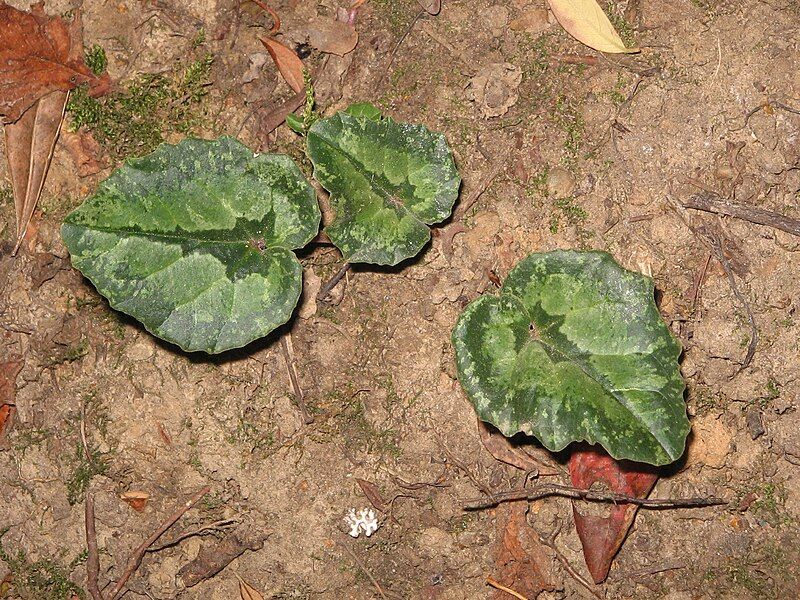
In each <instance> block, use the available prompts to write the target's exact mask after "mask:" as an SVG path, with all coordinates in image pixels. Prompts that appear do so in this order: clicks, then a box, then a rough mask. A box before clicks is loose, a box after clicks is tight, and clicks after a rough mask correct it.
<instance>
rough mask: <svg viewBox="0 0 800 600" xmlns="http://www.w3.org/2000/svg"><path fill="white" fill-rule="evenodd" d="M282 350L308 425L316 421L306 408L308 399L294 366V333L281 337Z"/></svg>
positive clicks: (301, 411) (290, 379) (299, 404)
mask: <svg viewBox="0 0 800 600" xmlns="http://www.w3.org/2000/svg"><path fill="white" fill-rule="evenodd" d="M281 350H282V351H283V359H284V360H285V361H286V370H287V371H289V381H291V383H292V389H293V390H294V395H295V397H296V399H297V406H299V407H300V413H301V414H302V415H303V423H305V424H306V425H308V424H310V423H313V422H314V417H312V416H311V413H309V412H308V408H306V400H305V396H304V395H303V389H302V388H301V387H300V381H299V380H298V378H297V369H295V367H294V348H293V347H292V334H291V333H287V334H286V335H284V336H282V337H281Z"/></svg>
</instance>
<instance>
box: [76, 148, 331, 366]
mask: <svg viewBox="0 0 800 600" xmlns="http://www.w3.org/2000/svg"><path fill="white" fill-rule="evenodd" d="M319 221H320V211H319V206H318V205H317V202H316V198H315V194H314V190H313V188H312V187H311V186H310V185H309V183H308V182H307V181H306V180H305V179H304V178H303V175H302V174H301V173H300V170H299V169H298V168H297V166H296V165H295V164H294V163H293V162H292V160H291V159H289V158H288V157H286V156H280V155H269V154H264V155H254V154H253V152H252V151H251V150H249V149H248V148H247V147H245V146H244V145H242V144H241V143H240V142H238V141H236V140H234V139H232V138H227V137H221V138H219V139H217V140H212V141H207V140H197V139H187V140H184V141H182V142H181V143H179V144H178V145H174V146H173V145H168V144H165V145H162V146H160V147H159V148H158V149H157V150H156V151H155V152H153V153H152V154H150V155H148V156H145V157H143V158H137V159H130V160H128V161H127V162H126V163H125V164H124V165H123V166H122V167H121V168H119V169H117V170H116V171H115V172H114V173H113V174H112V175H111V177H109V178H108V179H107V180H105V181H104V182H103V183H101V185H100V187H99V189H98V191H97V193H96V194H95V195H94V196H92V197H91V198H89V199H88V200H86V201H85V202H84V203H83V205H81V206H80V207H79V208H78V209H76V210H75V211H74V212H72V213H71V214H70V215H69V216H67V218H66V221H65V223H64V225H63V227H62V230H61V233H62V236H63V238H64V241H65V243H66V245H67V248H68V249H69V251H70V254H71V255H72V263H73V265H74V266H75V267H76V268H77V269H78V270H80V271H81V272H82V273H83V274H84V275H85V276H86V277H88V278H89V279H90V280H91V281H92V283H94V285H95V286H96V287H97V289H98V291H99V292H100V293H101V294H103V295H104V296H105V297H106V298H108V300H109V302H110V303H111V306H112V307H114V308H116V309H117V310H120V311H122V312H125V313H127V314H129V315H131V316H133V317H134V318H136V319H138V320H139V321H141V322H142V324H143V325H144V326H145V327H146V328H147V330H148V331H150V332H151V333H153V334H154V335H157V336H158V337H160V338H163V339H165V340H167V341H169V342H172V343H174V344H177V345H178V346H180V347H181V348H183V349H184V350H187V351H195V350H202V351H205V352H210V353H217V352H222V351H224V350H228V349H231V348H237V347H240V346H244V345H245V344H247V343H249V342H252V341H253V340H255V339H257V338H259V337H262V336H264V335H266V334H267V333H269V332H270V331H272V330H273V329H275V328H276V327H278V326H279V325H281V324H282V323H285V322H286V321H287V320H288V319H289V317H290V316H291V314H292V311H293V310H294V307H295V305H296V304H297V300H298V298H299V296H300V290H301V287H302V268H301V266H300V263H299V261H298V260H297V257H296V256H295V255H294V253H293V252H292V250H294V249H297V248H301V247H302V246H304V245H305V244H307V243H308V242H309V240H311V239H312V238H313V237H314V236H315V235H316V233H317V230H318V228H319Z"/></svg>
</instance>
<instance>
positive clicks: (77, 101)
mask: <svg viewBox="0 0 800 600" xmlns="http://www.w3.org/2000/svg"><path fill="white" fill-rule="evenodd" d="M213 60H214V59H213V56H212V55H210V54H206V55H204V56H202V57H200V58H198V59H196V60H194V61H193V62H191V63H189V64H188V65H187V66H185V67H184V68H182V69H180V68H179V69H176V71H174V72H173V73H172V74H170V75H168V76H165V75H139V76H138V77H136V78H135V79H133V80H132V81H130V82H128V83H127V84H126V85H124V86H123V87H122V88H121V89H120V90H118V91H114V92H112V93H110V94H107V95H105V96H103V97H101V98H92V97H91V96H89V94H88V89H87V88H86V87H79V88H78V89H76V90H75V91H74V92H73V93H72V94H71V95H70V100H69V103H68V104H67V111H68V112H69V114H70V118H71V121H72V123H71V127H72V129H74V130H77V129H79V128H81V127H85V128H86V129H87V130H88V131H90V132H91V133H92V135H93V136H94V138H95V139H96V140H97V141H98V142H99V143H100V145H101V146H102V147H103V149H104V150H105V151H106V152H108V154H109V155H110V156H111V157H112V158H113V159H114V160H117V161H121V160H124V159H125V158H127V157H129V156H142V155H144V154H147V153H149V152H151V151H153V150H154V149H155V147H156V146H158V144H160V143H161V142H163V141H164V135H165V134H166V133H168V132H179V133H190V132H191V131H192V130H193V129H195V128H196V127H197V126H198V125H199V123H200V121H201V119H202V117H201V114H202V110H201V109H202V107H201V104H202V100H203V98H204V97H205V96H206V95H207V93H208V87H209V85H210V81H209V77H210V74H211V65H212V63H213Z"/></svg>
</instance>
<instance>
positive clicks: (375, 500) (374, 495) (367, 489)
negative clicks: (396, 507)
mask: <svg viewBox="0 0 800 600" xmlns="http://www.w3.org/2000/svg"><path fill="white" fill-rule="evenodd" d="M355 480H356V483H357V484H358V487H360V488H361V491H362V492H364V495H365V496H366V497H367V500H369V502H370V504H372V506H374V507H375V508H376V509H377V510H379V511H381V512H382V513H385V512H387V510H386V501H385V500H384V499H383V496H381V493H380V491H378V486H376V485H375V484H374V483H372V482H371V481H367V480H366V479H359V478H358V477H356V478H355Z"/></svg>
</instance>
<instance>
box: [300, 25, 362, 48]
mask: <svg viewBox="0 0 800 600" xmlns="http://www.w3.org/2000/svg"><path fill="white" fill-rule="evenodd" d="M308 43H309V44H311V46H312V47H314V48H316V49H317V50H319V51H320V52H325V53H327V54H336V55H338V56H344V55H345V54H349V53H350V52H352V51H353V49H354V48H355V47H356V44H357V43H358V33H357V32H356V30H355V28H354V27H353V26H352V25H349V24H348V23H343V22H342V21H334V20H333V19H326V18H325V17H316V18H314V19H312V20H311V23H309V25H308Z"/></svg>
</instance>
